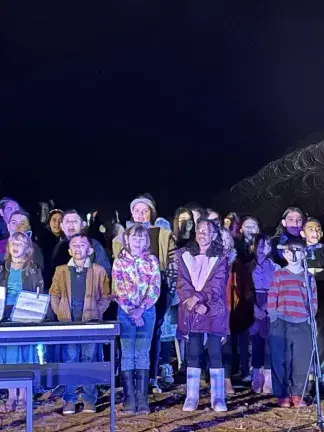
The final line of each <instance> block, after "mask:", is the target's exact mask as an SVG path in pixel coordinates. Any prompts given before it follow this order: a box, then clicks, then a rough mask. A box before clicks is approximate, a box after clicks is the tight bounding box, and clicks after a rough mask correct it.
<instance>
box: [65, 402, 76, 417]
mask: <svg viewBox="0 0 324 432" xmlns="http://www.w3.org/2000/svg"><path fill="white" fill-rule="evenodd" d="M63 414H64V415H70V414H75V403H73V402H66V403H65V405H64V407H63Z"/></svg>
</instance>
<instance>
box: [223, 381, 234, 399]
mask: <svg viewBox="0 0 324 432" xmlns="http://www.w3.org/2000/svg"><path fill="white" fill-rule="evenodd" d="M225 394H226V395H227V396H230V395H234V394H235V390H234V388H233V385H232V381H231V378H225Z"/></svg>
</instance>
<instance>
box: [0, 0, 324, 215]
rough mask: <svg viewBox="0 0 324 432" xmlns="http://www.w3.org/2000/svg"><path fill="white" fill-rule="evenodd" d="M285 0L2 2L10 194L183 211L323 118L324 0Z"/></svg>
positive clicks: (2, 99)
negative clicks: (136, 199) (150, 201)
mask: <svg viewBox="0 0 324 432" xmlns="http://www.w3.org/2000/svg"><path fill="white" fill-rule="evenodd" d="M300 3H303V6H299V5H298V4H300ZM284 4H285V2H283V1H282V2H262V1H253V2H251V1H250V2H247V1H244V0H238V1H215V0H211V1H209V2H203V1H197V0H195V1H189V0H182V1H180V0H179V1H176V2H168V1H164V2H162V1H155V0H150V1H149V0H148V1H139V0H136V1H123V0H116V1H109V0H108V1H107V0H106V1H96V2H85V1H80V2H65V4H64V7H62V6H61V4H58V3H56V2H54V3H53V2H43V1H42V2H20V3H18V4H16V3H12V2H8V3H7V4H6V5H4V4H2V5H1V13H0V15H1V18H0V35H1V41H0V43H1V53H2V54H1V76H2V79H1V90H0V91H1V94H0V106H1V118H0V124H1V130H0V133H1V135H0V139H1V170H0V177H1V178H0V179H1V185H0V194H1V195H13V196H14V197H17V198H18V199H19V200H21V201H22V202H23V203H24V204H25V205H26V206H27V207H30V206H31V205H32V203H34V202H37V201H38V200H40V199H49V198H54V199H55V200H56V201H57V203H58V205H60V206H63V207H69V208H70V207H79V208H81V209H82V210H86V209H87V208H90V207H96V206H98V205H102V204H103V203H106V204H107V203H108V204H112V205H114V206H118V207H120V208H121V210H122V211H123V210H125V209H127V205H128V202H129V201H130V200H131V199H132V198H133V196H134V195H136V194H138V193H140V192H150V193H152V195H153V196H154V198H155V199H156V201H157V202H158V208H159V210H160V213H163V214H166V215H170V214H171V213H172V211H173V210H174V209H175V207H177V206H179V205H181V204H184V203H185V202H188V201H199V202H201V203H202V204H203V205H206V206H207V205H209V204H210V203H211V202H212V198H213V197H215V196H217V194H218V193H220V192H221V191H222V190H224V189H227V188H228V187H230V186H231V185H232V184H233V183H235V182H237V181H239V180H241V179H242V178H243V177H245V176H248V175H252V174H254V173H255V171H256V170H257V169H259V168H260V167H262V166H263V165H264V164H265V163H267V162H269V161H270V160H272V159H273V158H276V157H279V156H281V155H282V154H284V153H285V150H286V149H287V147H289V146H291V145H292V144H294V143H295V142H296V141H298V140H300V139H303V138H305V137H306V136H308V135H309V134H312V133H314V132H318V131H320V130H323V129H324V115H323V112H324V108H323V106H324V85H323V83H324V26H323V12H324V5H323V3H322V2H321V4H322V6H321V10H320V9H317V10H315V9H310V6H307V5H308V2H290V4H291V8H284V7H283V5H284ZM310 4H313V3H312V2H311V3H310ZM18 5H19V8H18ZM278 5H281V6H280V7H279V6H278ZM3 54H4V55H3ZM3 59H4V61H3Z"/></svg>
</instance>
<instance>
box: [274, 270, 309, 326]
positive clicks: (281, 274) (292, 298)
mask: <svg viewBox="0 0 324 432" xmlns="http://www.w3.org/2000/svg"><path fill="white" fill-rule="evenodd" d="M308 275H309V281H310V286H311V292H312V301H313V307H314V312H315V314H316V313H317V288H316V282H315V278H314V276H313V275H312V274H311V273H308ZM267 310H268V314H269V317H270V321H271V322H273V321H275V320H276V319H277V318H280V319H283V320H285V321H289V322H297V323H298V322H305V321H307V320H308V319H309V308H308V296H307V287H306V284H305V273H304V271H303V272H301V273H298V274H295V273H292V272H291V271H289V270H288V269H287V267H285V268H283V269H279V270H276V271H275V272H274V274H273V279H272V282H271V285H270V290H269V294H268V308H267Z"/></svg>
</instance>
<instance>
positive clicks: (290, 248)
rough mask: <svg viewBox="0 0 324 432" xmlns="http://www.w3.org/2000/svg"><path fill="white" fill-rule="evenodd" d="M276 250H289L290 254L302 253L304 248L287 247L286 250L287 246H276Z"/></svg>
mask: <svg viewBox="0 0 324 432" xmlns="http://www.w3.org/2000/svg"><path fill="white" fill-rule="evenodd" d="M277 249H280V250H284V249H288V250H290V252H303V250H304V248H303V247H301V246H288V248H287V246H285V245H278V246H277Z"/></svg>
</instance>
